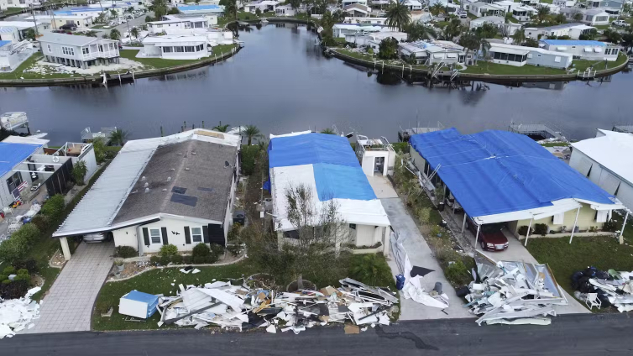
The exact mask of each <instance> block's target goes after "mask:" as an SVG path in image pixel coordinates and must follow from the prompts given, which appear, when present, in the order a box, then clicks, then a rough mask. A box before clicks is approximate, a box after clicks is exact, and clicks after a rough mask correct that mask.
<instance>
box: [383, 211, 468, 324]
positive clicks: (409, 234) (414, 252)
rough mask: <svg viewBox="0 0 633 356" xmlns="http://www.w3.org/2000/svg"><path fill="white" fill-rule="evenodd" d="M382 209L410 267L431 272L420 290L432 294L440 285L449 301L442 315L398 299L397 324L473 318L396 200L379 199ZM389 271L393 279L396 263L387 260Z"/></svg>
mask: <svg viewBox="0 0 633 356" xmlns="http://www.w3.org/2000/svg"><path fill="white" fill-rule="evenodd" d="M380 201H381V202H382V205H383V207H384V208H385V211H386V212H387V215H388V216H389V220H390V221H391V226H392V227H393V229H394V230H395V231H396V232H397V233H398V235H400V236H401V237H402V238H404V242H403V245H404V248H405V249H406V250H407V254H408V255H409V260H411V264H412V265H414V266H420V267H424V268H428V269H432V270H433V272H431V273H429V274H427V275H426V276H424V278H423V279H422V287H423V288H424V290H426V291H431V290H433V287H434V286H435V282H441V283H442V287H443V289H444V292H445V293H446V295H448V299H449V307H448V308H446V309H444V311H445V312H446V313H444V312H442V310H440V309H438V308H433V307H427V306H425V305H423V304H420V303H417V302H414V301H413V300H411V299H404V298H401V304H400V306H401V313H400V320H421V319H446V318H473V317H474V316H473V315H472V314H470V313H469V312H468V309H467V308H464V306H463V305H464V304H463V302H462V301H461V299H459V298H458V297H457V294H456V293H455V289H453V287H452V286H451V284H450V283H449V282H448V280H447V279H446V277H445V276H444V272H443V271H442V268H441V267H440V265H439V263H438V262H437V260H436V259H435V256H433V253H432V251H431V248H430V247H429V245H428V244H427V243H426V241H425V240H424V237H422V234H421V233H420V230H419V229H418V227H417V225H416V224H415V222H414V221H413V219H412V218H411V216H410V215H409V213H408V212H407V210H406V209H405V207H404V204H403V203H402V200H400V198H389V199H381V200H380ZM389 267H391V271H392V272H393V274H394V275H396V274H399V273H400V271H399V270H398V266H397V265H396V262H395V261H394V260H393V259H391V260H389Z"/></svg>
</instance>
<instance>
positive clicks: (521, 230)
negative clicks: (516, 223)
mask: <svg viewBox="0 0 633 356" xmlns="http://www.w3.org/2000/svg"><path fill="white" fill-rule="evenodd" d="M527 232H528V227H527V226H525V225H524V226H521V227H519V235H521V236H526V235H527Z"/></svg>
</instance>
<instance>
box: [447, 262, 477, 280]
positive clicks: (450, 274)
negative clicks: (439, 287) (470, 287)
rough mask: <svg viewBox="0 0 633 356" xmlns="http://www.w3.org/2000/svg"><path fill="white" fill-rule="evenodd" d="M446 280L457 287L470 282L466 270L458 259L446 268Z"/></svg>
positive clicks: (469, 276)
mask: <svg viewBox="0 0 633 356" xmlns="http://www.w3.org/2000/svg"><path fill="white" fill-rule="evenodd" d="M446 279H448V280H449V282H451V283H454V284H455V285H458V286H460V285H465V284H468V283H469V282H470V281H471V280H472V278H471V275H470V273H468V268H466V265H464V263H463V262H462V260H460V259H458V260H456V261H455V263H452V264H450V265H449V266H448V268H446Z"/></svg>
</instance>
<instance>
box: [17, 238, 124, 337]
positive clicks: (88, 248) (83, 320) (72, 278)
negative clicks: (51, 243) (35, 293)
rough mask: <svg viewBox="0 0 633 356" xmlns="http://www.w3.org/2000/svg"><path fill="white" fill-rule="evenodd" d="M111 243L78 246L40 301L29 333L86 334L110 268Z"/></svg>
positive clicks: (112, 252) (112, 248)
mask: <svg viewBox="0 0 633 356" xmlns="http://www.w3.org/2000/svg"><path fill="white" fill-rule="evenodd" d="M113 254H114V244H113V243H112V242H108V243H102V244H86V243H82V244H80V245H79V246H78V247H77V250H76V251H75V253H74V254H73V256H72V258H71V259H70V261H68V262H67V263H66V266H64V269H62V272H61V273H60V274H59V276H58V277H57V280H56V281H55V283H54V284H53V287H51V289H50V291H49V293H48V294H47V295H46V297H45V298H44V300H43V302H42V307H41V309H40V318H39V320H37V321H36V322H35V327H34V328H33V329H31V330H29V331H30V332H34V333H53V332H64V331H89V330H90V316H91V314H92V307H93V305H94V302H95V299H96V298H97V294H99V290H100V289H101V286H102V285H103V282H104V281H105V279H106V277H107V276H108V272H110V269H111V268H112V255H113Z"/></svg>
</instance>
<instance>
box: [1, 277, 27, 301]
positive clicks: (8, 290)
mask: <svg viewBox="0 0 633 356" xmlns="http://www.w3.org/2000/svg"><path fill="white" fill-rule="evenodd" d="M28 290H29V282H28V281H24V280H20V281H13V282H10V283H6V284H5V283H4V282H3V283H2V285H0V297H2V298H4V299H17V298H21V297H23V296H24V295H25V294H26V292H27V291H28Z"/></svg>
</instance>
